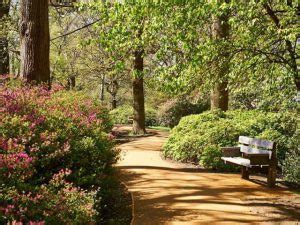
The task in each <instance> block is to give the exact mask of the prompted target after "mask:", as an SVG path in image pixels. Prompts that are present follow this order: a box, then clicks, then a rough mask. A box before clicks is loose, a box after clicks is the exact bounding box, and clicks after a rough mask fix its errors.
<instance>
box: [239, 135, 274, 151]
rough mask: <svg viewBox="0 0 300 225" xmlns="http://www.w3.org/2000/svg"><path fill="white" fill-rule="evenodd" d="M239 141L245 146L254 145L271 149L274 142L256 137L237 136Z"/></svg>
mask: <svg viewBox="0 0 300 225" xmlns="http://www.w3.org/2000/svg"><path fill="white" fill-rule="evenodd" d="M239 143H240V144H242V145H245V146H254V147H256V148H258V149H269V150H272V149H273V148H274V142H272V141H267V140H262V139H257V138H250V137H245V136H240V137H239Z"/></svg>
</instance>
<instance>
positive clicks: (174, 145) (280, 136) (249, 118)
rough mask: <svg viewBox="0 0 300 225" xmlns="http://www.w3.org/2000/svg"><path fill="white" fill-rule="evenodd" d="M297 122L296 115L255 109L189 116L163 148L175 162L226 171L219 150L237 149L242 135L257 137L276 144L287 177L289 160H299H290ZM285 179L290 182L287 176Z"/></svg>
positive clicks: (294, 149) (295, 141)
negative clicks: (232, 147) (197, 164)
mask: <svg viewBox="0 0 300 225" xmlns="http://www.w3.org/2000/svg"><path fill="white" fill-rule="evenodd" d="M297 120H298V117H297V115H296V114H294V113H287V112H283V113H266V112H262V111H256V110H252V111H228V112H221V111H214V112H205V113H202V114H200V115H191V116H187V117H184V118H182V120H181V121H180V123H179V124H178V126H176V127H175V128H174V129H173V130H172V131H171V135H170V137H169V139H168V141H167V143H166V144H165V145H164V154H165V156H167V157H171V158H173V159H175V160H180V161H193V162H197V163H200V164H202V165H203V166H204V167H209V168H215V169H224V165H222V164H221V163H220V156H221V155H220V149H219V148H220V147H226V146H236V145H237V141H238V137H239V136H241V135H244V136H250V137H258V138H262V139H267V140H272V141H275V142H276V143H277V156H278V159H279V165H280V166H281V167H282V168H283V170H284V171H286V172H285V173H286V174H287V171H289V170H290V169H291V167H288V163H287V160H296V161H297V160H298V159H290V158H288V156H289V155H290V154H293V155H295V154H296V150H297V149H298V147H299V142H298V140H299V137H298V135H299V127H298V125H297ZM297 132H298V133H297ZM297 134H298V135H297ZM294 162H295V161H294ZM290 173H292V172H290ZM291 176H294V175H293V174H291ZM285 178H286V179H287V180H290V178H289V177H288V176H286V177H285Z"/></svg>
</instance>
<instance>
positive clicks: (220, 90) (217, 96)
mask: <svg viewBox="0 0 300 225" xmlns="http://www.w3.org/2000/svg"><path fill="white" fill-rule="evenodd" d="M210 101H211V102H210V104H211V110H214V109H221V110H222V111H227V110H228V101H229V93H228V89H227V81H223V82H220V83H217V84H216V85H215V86H214V89H213V90H212V91H211V96H210Z"/></svg>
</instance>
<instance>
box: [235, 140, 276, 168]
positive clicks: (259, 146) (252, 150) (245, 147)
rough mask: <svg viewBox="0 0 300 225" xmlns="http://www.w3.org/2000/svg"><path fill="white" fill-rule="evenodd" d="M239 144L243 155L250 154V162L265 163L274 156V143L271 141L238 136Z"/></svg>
mask: <svg viewBox="0 0 300 225" xmlns="http://www.w3.org/2000/svg"><path fill="white" fill-rule="evenodd" d="M239 146H240V148H241V153H242V154H243V153H244V154H243V155H245V154H247V155H248V156H249V157H250V156H251V157H250V161H251V164H266V163H268V162H269V160H272V159H275V158H276V152H275V143H274V142H272V141H267V140H262V139H257V138H251V137H245V136H240V137H239Z"/></svg>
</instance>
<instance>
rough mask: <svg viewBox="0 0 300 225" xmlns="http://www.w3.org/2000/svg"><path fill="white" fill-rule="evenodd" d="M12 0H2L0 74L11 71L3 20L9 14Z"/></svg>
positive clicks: (0, 11) (0, 1)
mask: <svg viewBox="0 0 300 225" xmlns="http://www.w3.org/2000/svg"><path fill="white" fill-rule="evenodd" d="M9 7H10V0H0V23H1V25H0V28H1V30H2V31H0V74H8V73H9V52H8V40H7V30H6V28H5V27H3V26H5V25H4V24H5V22H4V21H3V20H4V19H5V18H6V17H7V16H8V15H9Z"/></svg>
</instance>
